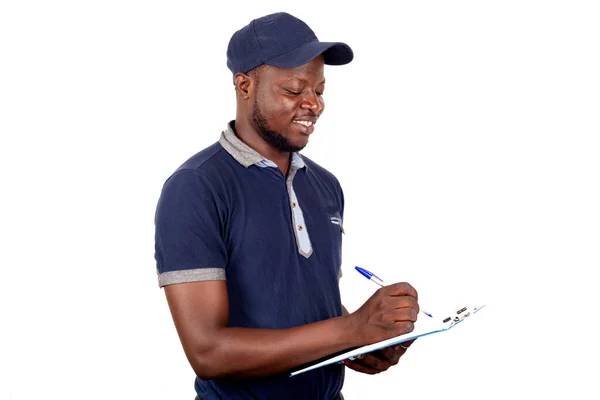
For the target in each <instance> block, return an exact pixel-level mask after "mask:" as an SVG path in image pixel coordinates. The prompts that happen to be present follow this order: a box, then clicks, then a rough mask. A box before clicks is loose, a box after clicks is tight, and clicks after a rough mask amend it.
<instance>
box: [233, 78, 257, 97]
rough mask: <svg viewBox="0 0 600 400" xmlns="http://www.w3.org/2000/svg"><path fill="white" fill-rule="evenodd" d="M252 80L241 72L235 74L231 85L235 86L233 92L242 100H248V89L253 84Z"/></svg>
mask: <svg viewBox="0 0 600 400" xmlns="http://www.w3.org/2000/svg"><path fill="white" fill-rule="evenodd" d="M253 83H254V82H253V80H252V78H251V77H250V76H249V75H247V74H243V73H241V72H238V73H237V74H235V76H234V78H233V84H234V86H235V91H236V92H237V93H238V94H239V95H240V96H241V97H242V98H243V99H248V98H249V97H250V93H249V91H250V87H251V86H252V84H253Z"/></svg>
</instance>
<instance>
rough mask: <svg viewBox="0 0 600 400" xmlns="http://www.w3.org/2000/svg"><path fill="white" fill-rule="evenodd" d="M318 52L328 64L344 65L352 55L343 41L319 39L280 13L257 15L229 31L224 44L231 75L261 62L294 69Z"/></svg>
mask: <svg viewBox="0 0 600 400" xmlns="http://www.w3.org/2000/svg"><path fill="white" fill-rule="evenodd" d="M321 54H322V55H323V57H324V58H325V64H329V65H343V64H348V63H349V62H350V61H352V59H353V58H354V53H353V52H352V49H351V48H350V46H348V45H347V44H345V43H341V42H320V41H319V39H318V38H317V36H316V35H315V33H314V32H313V31H312V29H310V28H309V26H308V25H306V23H304V22H303V21H301V20H300V19H298V18H296V17H294V16H293V15H290V14H288V13H284V12H280V13H275V14H269V15H265V16H264V17H261V18H257V19H255V20H253V21H252V22H250V23H249V24H248V25H246V26H245V27H243V28H242V29H240V30H239V31H237V32H236V33H234V34H233V36H232V37H231V40H230V41H229V46H228V47H227V67H229V69H230V70H231V72H232V73H233V75H235V74H236V73H238V72H243V73H246V72H248V71H250V70H251V69H254V68H256V67H258V66H259V65H262V64H268V65H272V66H274V67H279V68H294V67H298V66H300V65H303V64H306V63H308V62H309V61H311V60H312V59H314V58H315V57H317V56H319V55H321Z"/></svg>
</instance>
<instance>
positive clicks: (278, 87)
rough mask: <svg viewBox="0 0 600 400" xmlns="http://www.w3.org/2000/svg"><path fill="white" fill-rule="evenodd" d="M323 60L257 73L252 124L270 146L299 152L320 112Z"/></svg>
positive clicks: (321, 58) (322, 88)
mask: <svg viewBox="0 0 600 400" xmlns="http://www.w3.org/2000/svg"><path fill="white" fill-rule="evenodd" d="M324 66H325V64H324V61H323V57H322V56H319V57H317V58H315V59H314V60H312V61H311V62H309V63H307V64H304V65H301V66H299V67H296V68H285V69H282V68H276V67H271V66H267V67H265V68H262V69H261V71H260V72H259V77H260V78H259V82H258V86H257V89H256V95H255V96H254V103H253V110H252V122H253V123H254V125H255V127H256V129H257V131H258V133H259V134H260V136H261V137H262V138H263V140H265V141H266V142H267V143H268V144H269V145H271V146H272V147H274V148H275V149H277V150H279V151H287V152H291V151H300V150H302V149H303V148H304V146H306V144H307V143H308V138H309V136H310V134H311V133H313V131H314V129H315V127H314V125H315V123H316V122H317V119H318V118H319V116H320V115H321V114H322V113H323V109H324V108H325V103H324V101H323V91H324V90H325V76H324V73H323V72H324Z"/></svg>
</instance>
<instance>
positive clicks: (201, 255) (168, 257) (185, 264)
mask: <svg viewBox="0 0 600 400" xmlns="http://www.w3.org/2000/svg"><path fill="white" fill-rule="evenodd" d="M218 199H219V196H218V195H217V194H216V193H215V191H214V189H213V185H211V184H210V181H209V179H208V178H207V177H206V176H204V175H203V174H201V172H199V171H197V170H193V169H183V170H179V171H177V172H175V173H174V174H173V175H172V176H171V177H170V178H169V179H168V180H167V181H166V182H165V184H164V186H163V189H162V192H161V195H160V198H159V201H158V205H157V208H156V215H155V221H154V222H155V258H156V269H157V273H158V283H159V286H160V287H163V286H165V285H171V284H175V283H184V282H197V281H207V280H224V279H225V265H226V264H227V250H226V246H225V242H224V240H223V223H222V221H223V219H224V218H223V213H224V210H223V207H222V205H221V204H219V201H218Z"/></svg>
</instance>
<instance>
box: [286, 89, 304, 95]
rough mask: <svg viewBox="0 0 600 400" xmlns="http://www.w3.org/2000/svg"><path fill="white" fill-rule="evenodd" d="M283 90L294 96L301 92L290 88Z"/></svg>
mask: <svg viewBox="0 0 600 400" xmlns="http://www.w3.org/2000/svg"><path fill="white" fill-rule="evenodd" d="M285 91H286V92H288V93H289V94H293V95H294V96H298V95H299V94H300V93H302V92H296V91H294V90H291V89H285Z"/></svg>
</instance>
